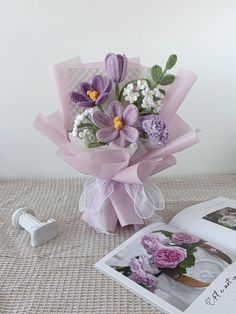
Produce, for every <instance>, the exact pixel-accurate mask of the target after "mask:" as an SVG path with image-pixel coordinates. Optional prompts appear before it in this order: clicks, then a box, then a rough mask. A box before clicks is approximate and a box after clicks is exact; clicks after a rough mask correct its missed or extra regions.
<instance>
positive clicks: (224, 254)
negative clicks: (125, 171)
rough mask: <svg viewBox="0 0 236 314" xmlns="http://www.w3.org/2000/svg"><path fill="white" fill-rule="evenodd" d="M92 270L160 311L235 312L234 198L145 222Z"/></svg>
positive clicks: (235, 204)
mask: <svg viewBox="0 0 236 314" xmlns="http://www.w3.org/2000/svg"><path fill="white" fill-rule="evenodd" d="M95 268H96V269H98V270H99V271H101V272H102V273H104V274H106V275H107V276H109V277H111V278H112V279H114V280H116V281H117V282H118V283H120V284H121V285H122V286H124V287H126V288H127V289H129V290H130V291H132V292H133V293H135V294H136V295H138V296H140V297H142V298H143V299H145V300H146V301H147V302H149V303H151V304H152V305H154V306H156V307H157V308H159V309H160V310H162V311H164V312H166V313H179V314H180V313H195V314H199V313H214V314H217V313H218V314H222V313H227V314H229V313H235V308H236V201H234V200H230V199H226V198H223V197H218V198H215V199H213V200H210V201H207V202H204V203H200V204H197V205H194V206H191V207H188V208H186V209H184V210H182V211H181V212H179V213H178V214H177V215H176V216H175V217H174V218H173V219H172V220H171V221H170V223H169V224H168V225H167V224H164V223H162V222H157V223H154V224H151V225H148V226H146V227H145V228H143V229H141V230H140V231H138V232H137V233H135V234H134V235H133V236H132V237H131V238H129V239H128V240H126V241H125V242H124V243H123V244H121V245H120V246H119V247H118V248H116V249H115V250H113V251H112V252H111V253H109V254H108V255H107V256H105V257H104V258H102V259H101V260H100V261H99V262H97V263H96V264H95Z"/></svg>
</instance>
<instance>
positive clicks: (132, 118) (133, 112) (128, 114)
mask: <svg viewBox="0 0 236 314" xmlns="http://www.w3.org/2000/svg"><path fill="white" fill-rule="evenodd" d="M137 119H138V109H137V107H136V106H135V105H128V106H127V107H126V108H125V111H124V113H123V121H124V124H125V125H130V126H132V125H133V124H134V123H135V122H136V121H137Z"/></svg>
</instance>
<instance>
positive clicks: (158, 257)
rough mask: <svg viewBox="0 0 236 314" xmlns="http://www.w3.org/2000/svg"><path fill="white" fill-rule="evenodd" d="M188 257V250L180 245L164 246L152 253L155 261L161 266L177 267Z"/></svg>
mask: <svg viewBox="0 0 236 314" xmlns="http://www.w3.org/2000/svg"><path fill="white" fill-rule="evenodd" d="M186 257H187V250H185V249H184V248H181V247H179V246H172V247H169V246H162V247H161V248H160V249H158V250H156V251H155V252H153V254H152V260H153V263H154V264H155V265H156V266H157V267H159V268H176V267H177V265H178V264H179V263H181V262H183V260H185V258H186Z"/></svg>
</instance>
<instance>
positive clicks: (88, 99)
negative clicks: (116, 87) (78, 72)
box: [70, 75, 112, 108]
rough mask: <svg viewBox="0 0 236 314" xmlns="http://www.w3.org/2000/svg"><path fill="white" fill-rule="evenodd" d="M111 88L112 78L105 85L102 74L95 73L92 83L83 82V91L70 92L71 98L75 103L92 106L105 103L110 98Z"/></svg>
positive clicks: (81, 85)
mask: <svg viewBox="0 0 236 314" xmlns="http://www.w3.org/2000/svg"><path fill="white" fill-rule="evenodd" d="M111 88H112V81H111V80H109V82H108V84H107V86H106V87H105V84H104V80H103V78H102V76H101V75H95V76H94V78H93V80H92V84H89V83H86V82H83V83H81V84H80V89H81V93H78V92H72V93H71V94H70V99H71V100H72V102H73V103H74V104H75V105H78V106H82V107H85V108H92V107H95V106H97V105H101V104H103V103H104V102H105V101H106V100H107V99H108V97H109V92H110V91H111Z"/></svg>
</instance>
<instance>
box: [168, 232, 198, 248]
mask: <svg viewBox="0 0 236 314" xmlns="http://www.w3.org/2000/svg"><path fill="white" fill-rule="evenodd" d="M199 240H200V239H199V238H198V237H194V236H192V235H191V234H188V233H185V232H175V233H174V234H173V235H172V241H173V242H174V243H175V244H178V245H181V244H192V243H197V242H199Z"/></svg>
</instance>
